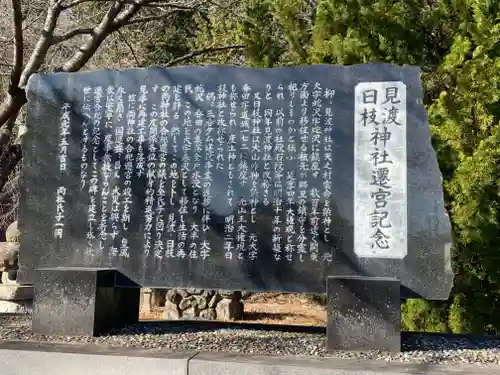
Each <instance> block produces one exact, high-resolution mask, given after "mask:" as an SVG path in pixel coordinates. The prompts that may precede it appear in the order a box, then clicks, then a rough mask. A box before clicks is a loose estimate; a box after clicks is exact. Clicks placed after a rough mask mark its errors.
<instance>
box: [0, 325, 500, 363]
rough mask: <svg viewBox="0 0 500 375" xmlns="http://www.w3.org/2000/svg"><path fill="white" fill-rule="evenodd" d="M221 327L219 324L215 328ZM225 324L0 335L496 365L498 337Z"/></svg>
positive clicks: (5, 328)
mask: <svg viewBox="0 0 500 375" xmlns="http://www.w3.org/2000/svg"><path fill="white" fill-rule="evenodd" d="M217 327H223V328H217ZM228 327H229V325H228V324H225V325H220V324H213V323H210V324H207V323H204V322H200V324H197V322H196V323H191V324H186V323H179V324H177V323H140V324H138V325H136V326H131V327H127V328H124V329H122V330H119V331H116V332H113V333H112V334H109V335H106V336H101V337H95V338H91V337H56V336H45V335H38V334H34V333H32V332H31V328H30V320H29V317H26V316H19V317H5V316H4V317H1V316H0V340H26V341H27V340H29V341H45V342H53V343H75V344H91V343H93V344H97V345H104V346H108V347H138V348H168V349H174V350H194V351H196V350H199V351H213V352H220V351H223V352H235V353H248V354H255V355H273V356H277V355H280V356H281V355H283V356H287V355H294V356H309V357H311V356H312V357H323V358H332V357H333V358H349V359H377V360H385V361H397V362H417V363H442V364H446V363H457V362H460V363H475V364H482V365H486V364H500V338H495V339H493V338H486V337H473V336H464V335H454V336H451V335H438V334H404V335H403V338H402V341H403V343H402V345H403V352H402V353H400V354H390V353H385V352H362V353H356V352H350V353H345V352H335V353H327V352H326V350H325V334H324V332H320V331H321V329H309V330H308V331H307V330H305V329H304V330H303V331H304V332H292V331H291V330H290V329H288V330H287V331H283V330H277V329H274V330H269V329H262V327H260V329H256V327H254V326H249V328H248V329H245V328H241V325H239V326H238V328H228ZM296 330H297V331H298V330H300V328H297V329H296Z"/></svg>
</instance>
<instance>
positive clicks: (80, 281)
mask: <svg viewBox="0 0 500 375" xmlns="http://www.w3.org/2000/svg"><path fill="white" fill-rule="evenodd" d="M116 274H117V271H116V270H114V269H98V268H89V269H84V268H72V267H57V268H43V269H37V270H36V273H35V293H34V311H33V332H36V333H42V334H46V335H62V336H96V335H99V334H102V333H106V332H108V331H109V330H111V329H114V328H121V327H123V326H125V325H127V324H133V323H137V321H138V319H139V298H140V289H139V288H123V287H117V286H116V285H115V280H116Z"/></svg>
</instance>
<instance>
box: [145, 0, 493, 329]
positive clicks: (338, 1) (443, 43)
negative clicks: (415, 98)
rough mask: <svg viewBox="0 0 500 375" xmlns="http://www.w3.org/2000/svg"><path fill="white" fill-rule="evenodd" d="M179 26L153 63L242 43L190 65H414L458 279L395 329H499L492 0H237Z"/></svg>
mask: <svg viewBox="0 0 500 375" xmlns="http://www.w3.org/2000/svg"><path fill="white" fill-rule="evenodd" d="M178 26H179V27H177V28H176V29H172V28H170V29H169V30H166V31H165V33H164V34H162V35H160V36H158V37H159V38H160V40H162V41H163V42H162V43H156V42H155V43H151V45H150V48H149V51H150V56H148V58H149V59H150V61H151V63H152V64H161V63H163V62H165V61H168V59H169V58H171V56H172V54H173V53H174V52H172V51H175V50H176V49H179V48H180V50H181V51H183V52H184V50H182V48H188V47H189V48H206V47H209V46H212V45H224V44H231V43H242V44H245V46H246V49H245V52H244V58H240V54H239V53H236V52H234V51H231V52H227V53H222V54H217V55H214V56H211V57H209V58H207V57H203V58H200V59H198V60H196V59H195V61H194V63H202V62H203V63H206V62H209V63H219V64H237V65H238V64H244V65H247V66H256V67H273V66H283V65H301V64H317V63H331V64H346V65H349V64H356V63H366V62H390V63H394V64H398V65H404V64H411V65H418V66H420V67H421V69H422V72H423V73H422V80H423V85H424V90H425V104H426V106H427V109H428V113H429V122H430V126H431V132H432V136H433V145H434V147H435V150H436V152H437V155H438V159H439V164H440V168H441V171H442V174H443V178H444V188H445V199H446V208H447V209H448V212H449V214H450V217H451V220H452V225H453V230H454V240H455V244H454V251H453V264H454V270H455V274H456V280H455V287H454V290H453V292H452V296H451V297H450V300H449V301H445V302H433V301H420V300H418V301H412V300H409V301H407V302H406V303H405V304H404V305H403V307H402V312H403V317H404V319H403V327H404V328H405V329H407V330H412V331H452V332H479V333H483V332H484V333H495V334H499V333H500V298H499V297H500V124H499V120H500V105H499V99H500V2H499V1H497V0H427V1H426V0H321V1H320V0H316V1H310V0H245V1H242V2H241V3H238V4H234V5H232V6H230V7H227V8H226V9H225V10H221V9H220V7H214V9H213V10H212V11H209V12H207V14H205V15H204V17H197V18H192V19H191V20H189V21H187V20H184V21H183V22H182V23H181V24H180V25H178ZM188 27H189V28H190V30H191V31H192V32H191V33H187V31H186V28H188ZM156 40H158V39H156ZM183 52H182V53H183Z"/></svg>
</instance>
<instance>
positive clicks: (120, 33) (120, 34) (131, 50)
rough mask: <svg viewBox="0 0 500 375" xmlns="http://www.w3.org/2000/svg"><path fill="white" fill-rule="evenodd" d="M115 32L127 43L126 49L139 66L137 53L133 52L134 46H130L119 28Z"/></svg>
mask: <svg viewBox="0 0 500 375" xmlns="http://www.w3.org/2000/svg"><path fill="white" fill-rule="evenodd" d="M117 33H118V35H119V36H120V38H121V39H122V40H123V42H124V43H125V44H126V45H127V47H128V49H129V50H130V52H131V53H132V56H134V60H135V63H136V65H137V66H140V65H141V63H140V62H139V59H138V58H137V55H136V54H135V51H134V48H133V47H132V45H131V44H130V43H129V42H128V40H127V38H126V37H125V35H123V33H122V32H121V31H120V30H117Z"/></svg>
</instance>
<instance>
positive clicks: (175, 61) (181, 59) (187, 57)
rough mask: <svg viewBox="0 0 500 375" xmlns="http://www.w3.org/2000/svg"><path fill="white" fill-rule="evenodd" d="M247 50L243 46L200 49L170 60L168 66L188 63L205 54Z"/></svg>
mask: <svg viewBox="0 0 500 375" xmlns="http://www.w3.org/2000/svg"><path fill="white" fill-rule="evenodd" d="M243 48H245V46H244V45H241V44H235V45H229V46H224V47H210V48H204V49H200V50H198V51H193V52H191V53H188V54H187V55H184V56H181V57H177V58H175V59H173V60H170V61H169V62H168V63H167V64H166V66H174V65H177V64H179V63H181V62H184V61H187V60H190V59H192V58H193V57H196V56H201V55H204V54H207V53H214V52H221V51H229V50H233V49H243Z"/></svg>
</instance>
